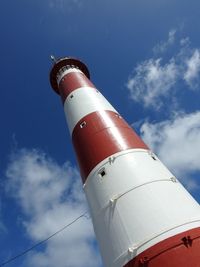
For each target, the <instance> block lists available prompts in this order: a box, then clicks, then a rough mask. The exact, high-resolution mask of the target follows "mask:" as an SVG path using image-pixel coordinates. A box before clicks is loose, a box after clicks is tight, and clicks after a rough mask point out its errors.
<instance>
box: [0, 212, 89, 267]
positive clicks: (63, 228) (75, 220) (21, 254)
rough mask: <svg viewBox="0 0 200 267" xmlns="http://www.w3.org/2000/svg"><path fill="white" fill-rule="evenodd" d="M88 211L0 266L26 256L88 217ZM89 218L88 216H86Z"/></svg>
mask: <svg viewBox="0 0 200 267" xmlns="http://www.w3.org/2000/svg"><path fill="white" fill-rule="evenodd" d="M86 214H87V211H86V212H84V213H83V214H81V215H80V216H78V217H77V218H76V219H74V220H73V221H71V222H70V223H68V224H67V225H65V226H64V227H62V228H61V229H59V230H58V231H56V232H55V233H53V234H52V235H50V236H48V237H47V238H45V239H43V240H42V241H40V242H38V243H36V244H35V245H33V246H31V247H30V248H28V249H26V250H24V251H22V252H21V253H19V254H17V255H15V256H14V257H11V258H10V259H8V260H7V261H4V262H2V263H0V266H4V265H6V264H8V263H10V262H12V261H14V260H16V259H18V258H20V257H22V256H24V255H25V254H27V253H28V252H30V251H32V250H33V249H35V248H36V247H38V246H40V245H42V244H43V243H45V242H47V241H48V240H49V239H51V238H52V237H54V236H55V235H57V234H59V233H60V232H62V231H64V230H65V229H66V228H68V227H69V226H71V225H72V224H74V223H75V222H77V221H78V220H80V219H81V218H82V217H86ZM86 218H87V217H86Z"/></svg>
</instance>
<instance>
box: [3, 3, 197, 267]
mask: <svg viewBox="0 0 200 267" xmlns="http://www.w3.org/2000/svg"><path fill="white" fill-rule="evenodd" d="M199 13H200V3H199V1H196V0H191V1H186V0H185V1H184V0H182V1H179V0H177V1H172V0H159V1H158V0H149V1H144V0H135V1H132V0H123V1H122V0H121V1H120V0H119V1H116V0H115V1H114V0H109V1H105V0H102V1H97V0H93V1H92V0H84V1H83V0H43V1H40V0H34V1H33V0H28V1H27V0H19V1H16V0H12V1H10V0H8V1H1V3H0V36H1V39H0V40H1V41H0V48H1V49H0V55H1V64H0V75H1V89H0V101H1V104H0V118H1V125H2V126H1V131H0V142H1V149H0V175H1V183H0V185H1V187H0V189H1V196H0V235H1V238H0V240H1V241H0V262H4V261H5V260H7V259H8V258H9V257H11V256H13V255H15V254H17V253H19V252H21V251H22V250H23V249H26V248H27V247H29V246H31V245H32V244H34V243H35V242H38V241H40V240H41V239H43V238H45V237H47V236H48V235H50V234H52V233H53V232H55V231H56V230H58V229H59V228H61V227H62V226H64V225H65V224H67V223H68V222H70V221H71V220H73V219H74V218H75V217H77V216H79V215H80V214H81V213H83V212H84V211H85V210H87V204H86V202H85V198H84V195H83V192H82V189H81V183H80V178H79V173H78V170H77V166H76V161H75V156H74V152H73V148H72V145H71V142H70V136H69V133H68V131H67V127H66V122H65V118H64V112H63V109H62V104H61V101H60V99H59V97H58V96H57V95H56V94H55V93H54V92H53V90H52V89H51V88H50V84H49V70H50V67H51V62H50V55H51V54H54V55H55V56H57V57H60V56H68V55H69V56H75V57H77V58H80V59H82V60H83V61H84V62H85V63H86V64H87V65H88V67H89V69H90V72H91V79H92V81H93V82H94V84H95V85H96V86H97V88H98V89H99V90H100V91H101V92H102V93H103V94H104V95H105V96H106V97H107V99H108V100H109V101H110V102H111V103H112V104H113V105H114V107H115V108H116V109H117V110H118V111H119V112H120V113H121V114H122V116H123V117H124V118H125V119H126V120H127V121H128V122H129V123H130V124H131V125H132V126H133V127H134V128H135V129H136V130H137V132H138V133H139V134H140V135H141V136H142V137H143V138H144V140H145V141H146V143H147V144H148V145H149V146H150V147H151V148H152V149H153V150H154V151H155V152H156V153H157V154H158V156H159V157H160V158H161V159H162V160H163V161H164V162H165V164H166V165H167V166H168V167H169V168H170V170H171V171H172V172H173V173H175V174H176V175H177V177H178V178H179V179H180V180H181V181H182V182H183V183H184V185H185V186H186V187H187V188H188V190H189V191H190V192H191V194H192V195H193V196H194V197H195V198H196V199H197V201H198V202H199V201H200V194H199V186H200V181H199V174H200V100H199V99H200V38H199V36H200V34H199V27H198V25H199V23H200V21H199V20H200V14H199ZM8 266H20V267H21V266H22V267H23V266H26V267H36V266H37V267H47V266H48V267H51V266H60V267H79V266H81V267H85V266H87V267H90V266H91V267H92V266H93V267H102V266H103V265H102V263H101V260H100V257H99V253H98V250H97V245H96V243H95V238H94V233H93V230H92V226H91V220H90V219H89V218H85V217H84V218H82V219H81V220H80V221H79V222H77V223H76V224H74V225H73V226H72V227H71V228H69V229H68V230H66V231H65V232H63V233H62V234H61V235H59V236H57V237H55V238H54V239H52V240H50V241H49V242H47V243H46V244H45V245H43V246H42V247H40V248H38V249H36V250H34V251H33V252H32V253H30V254H28V255H27V256H24V257H23V258H21V259H18V260H16V262H13V263H11V264H9V265H8Z"/></svg>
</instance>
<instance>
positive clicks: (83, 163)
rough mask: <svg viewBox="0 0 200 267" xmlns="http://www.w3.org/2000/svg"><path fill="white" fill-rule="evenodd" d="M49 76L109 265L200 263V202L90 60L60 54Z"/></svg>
mask: <svg viewBox="0 0 200 267" xmlns="http://www.w3.org/2000/svg"><path fill="white" fill-rule="evenodd" d="M50 82H51V85H52V87H53V89H54V90H55V92H56V93H58V94H59V95H60V96H61V99H62V102H63V105H64V112H65V115H66V120H67V124H68V128H69V131H70V134H71V139H72V142H73V145H74V149H75V153H76V157H77V161H78V165H79V168H80V173H81V176H82V180H83V188H84V191H85V194H86V197H87V200H88V203H89V207H90V211H91V216H92V221H93V225H94V231H95V234H96V237H97V240H98V243H99V247H100V251H101V255H102V258H103V262H104V265H105V267H142V266H143V267H183V266H185V267H199V266H200V207H199V204H198V203H197V202H196V201H195V200H194V199H193V198H192V196H191V195H190V194H189V193H188V192H187V191H186V189H185V188H184V187H183V186H182V185H181V184H180V182H179V181H178V180H177V178H176V177H175V176H174V175H173V174H172V173H171V172H170V171H169V170H168V169H167V168H166V167H165V165H163V163H162V162H161V161H160V160H159V159H158V157H157V156H156V155H155V154H153V152H152V151H151V150H150V149H149V148H148V146H147V145H146V144H145V143H144V142H143V141H142V140H141V139H140V137H139V136H138V135H137V134H136V133H135V132H134V130H133V129H132V128H131V127H130V126H129V125H128V124H127V123H126V121H125V120H124V119H123V118H122V117H121V115H120V114H119V113H118V112H117V111H116V110H115V108H114V107H113V106H112V105H111V104H110V103H109V102H108V101H107V100H106V99H105V98H104V97H103V95H102V94H101V93H100V92H99V90H98V89H97V88H96V87H95V86H94V85H93V84H92V83H91V81H90V74H89V71H88V68H87V67H86V65H85V64H84V63H82V62H81V61H79V60H77V59H74V58H67V57H65V58H61V59H59V60H57V61H56V60H55V62H54V65H53V67H52V70H51V73H50ZM169 157H170V151H169Z"/></svg>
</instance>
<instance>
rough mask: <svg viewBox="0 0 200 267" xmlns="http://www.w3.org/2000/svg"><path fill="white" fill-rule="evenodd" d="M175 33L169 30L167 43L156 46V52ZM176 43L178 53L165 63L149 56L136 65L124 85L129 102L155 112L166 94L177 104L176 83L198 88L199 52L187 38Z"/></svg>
mask: <svg viewBox="0 0 200 267" xmlns="http://www.w3.org/2000/svg"><path fill="white" fill-rule="evenodd" d="M175 32H176V31H175V30H172V31H170V32H169V38H168V41H167V42H163V43H161V44H158V45H157V46H156V47H157V50H162V51H163V52H164V51H165V50H166V49H167V47H168V46H169V44H173V43H174V39H175ZM179 43H180V46H179V51H178V52H177V53H175V54H174V56H172V57H171V58H169V59H168V60H166V59H165V60H164V58H163V57H158V58H157V57H152V58H150V59H147V60H145V61H142V62H140V63H139V64H137V66H136V67H135V69H134V71H133V73H132V74H131V75H130V76H129V78H128V81H127V84H126V87H127V88H128V90H129V93H130V97H131V99H133V100H134V101H136V102H139V103H141V104H142V105H144V107H146V108H149V107H151V108H154V109H156V110H158V109H159V108H161V107H162V102H163V101H165V100H166V99H168V97H169V96H170V95H171V96H172V97H171V100H173V102H174V104H175V105H177V102H176V99H175V94H176V93H177V92H178V90H179V88H180V86H179V83H180V82H181V83H183V85H184V87H185V88H187V89H198V87H199V77H200V49H198V48H192V47H191V45H190V41H189V38H188V37H187V38H183V39H181V40H180V42H179ZM158 48H159V49H158ZM154 50H155V49H154Z"/></svg>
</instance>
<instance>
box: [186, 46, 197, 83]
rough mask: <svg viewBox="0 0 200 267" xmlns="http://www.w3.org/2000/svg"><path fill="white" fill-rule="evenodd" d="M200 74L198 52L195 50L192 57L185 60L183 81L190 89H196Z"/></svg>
mask: <svg viewBox="0 0 200 267" xmlns="http://www.w3.org/2000/svg"><path fill="white" fill-rule="evenodd" d="M199 74H200V50H199V49H195V50H194V51H193V53H192V56H191V57H189V58H187V59H186V71H185V73H184V80H185V81H186V82H187V83H188V85H189V86H190V87H191V88H197V86H198V85H199Z"/></svg>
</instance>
